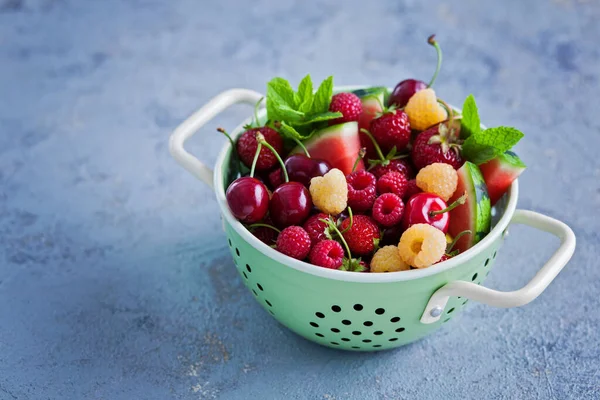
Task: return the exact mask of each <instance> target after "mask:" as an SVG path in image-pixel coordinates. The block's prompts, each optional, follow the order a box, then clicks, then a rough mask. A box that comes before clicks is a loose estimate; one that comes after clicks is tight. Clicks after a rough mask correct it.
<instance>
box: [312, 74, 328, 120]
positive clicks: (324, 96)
mask: <svg viewBox="0 0 600 400" xmlns="http://www.w3.org/2000/svg"><path fill="white" fill-rule="evenodd" d="M332 95H333V76H330V77H329V78H327V79H325V80H324V81H323V82H321V85H319V88H318V89H317V93H315V97H314V100H313V104H312V108H311V110H310V113H311V114H320V113H324V112H327V110H329V103H331V96H332Z"/></svg>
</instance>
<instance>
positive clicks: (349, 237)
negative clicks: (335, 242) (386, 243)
mask: <svg viewBox="0 0 600 400" xmlns="http://www.w3.org/2000/svg"><path fill="white" fill-rule="evenodd" d="M351 220H352V226H351V225H350V222H351ZM340 230H341V231H342V236H343V237H344V240H345V241H346V242H347V243H348V247H349V248H350V251H352V253H353V254H356V255H359V256H367V255H369V254H371V253H373V250H375V247H376V245H377V243H378V242H379V238H380V236H381V234H380V232H379V228H378V227H377V224H376V223H375V221H373V219H371V217H368V216H366V215H355V216H354V217H353V218H346V219H345V220H344V221H342V224H341V226H340Z"/></svg>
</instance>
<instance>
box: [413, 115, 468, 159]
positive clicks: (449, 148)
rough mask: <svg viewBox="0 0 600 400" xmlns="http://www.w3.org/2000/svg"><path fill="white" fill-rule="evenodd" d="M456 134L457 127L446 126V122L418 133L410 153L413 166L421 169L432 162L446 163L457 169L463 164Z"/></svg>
mask: <svg viewBox="0 0 600 400" xmlns="http://www.w3.org/2000/svg"><path fill="white" fill-rule="evenodd" d="M457 136H458V132H457V129H455V128H448V126H447V125H446V124H439V125H437V126H434V127H431V128H429V129H427V130H426V131H424V132H421V133H419V135H417V137H416V138H415V141H414V142H413V148H412V151H411V153H410V156H411V158H412V161H413V164H414V165H415V167H417V169H421V168H424V167H426V166H428V165H429V164H433V163H446V164H450V165H452V167H454V169H459V168H460V167H461V166H462V165H463V159H462V157H461V156H460V146H459V145H458V140H459V139H458V138H457Z"/></svg>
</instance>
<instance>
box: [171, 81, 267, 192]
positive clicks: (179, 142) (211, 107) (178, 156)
mask: <svg viewBox="0 0 600 400" xmlns="http://www.w3.org/2000/svg"><path fill="white" fill-rule="evenodd" d="M261 97H263V95H262V94H260V93H257V92H255V91H253V90H248V89H230V90H227V91H225V92H223V93H221V94H219V95H217V96H216V97H214V98H213V99H212V100H210V101H209V102H208V103H206V104H205V105H204V106H203V107H202V108H200V109H199V110H198V111H196V112H195V113H194V114H192V115H191V116H190V117H189V118H188V119H186V120H185V121H183V122H182V123H181V125H179V126H178V127H177V128H176V129H175V130H174V131H173V133H172V134H171V137H170V139H169V151H170V152H171V155H172V156H173V158H175V160H177V162H178V163H179V164H181V165H182V166H183V168H185V169H187V170H188V171H189V172H190V173H191V174H192V175H194V176H195V177H196V178H198V179H200V180H201V181H202V182H204V183H206V184H207V185H208V186H209V187H210V188H211V189H212V188H213V171H212V169H210V168H209V167H207V166H206V165H205V164H204V163H203V162H202V161H200V160H198V159H197V158H196V157H194V156H193V155H191V154H190V153H188V152H187V151H186V150H185V149H184V148H183V145H184V144H185V142H186V141H187V140H188V139H189V138H191V137H192V136H193V135H194V134H195V133H196V132H197V131H198V130H199V129H200V128H202V126H204V125H205V124H206V123H207V122H209V121H210V120H211V119H213V118H214V117H215V116H217V114H220V113H221V112H222V111H224V110H225V109H227V108H228V107H230V106H232V105H234V104H238V103H247V104H252V105H254V104H256V103H257V102H258V100H260V98H261Z"/></svg>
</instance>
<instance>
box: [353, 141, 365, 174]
mask: <svg viewBox="0 0 600 400" xmlns="http://www.w3.org/2000/svg"><path fill="white" fill-rule="evenodd" d="M365 154H367V149H366V148H364V147H361V149H360V150H359V151H358V157H356V161H354V165H353V166H352V172H354V171H356V167H358V163H359V162H360V160H362V159H363V157H364V156H365Z"/></svg>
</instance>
